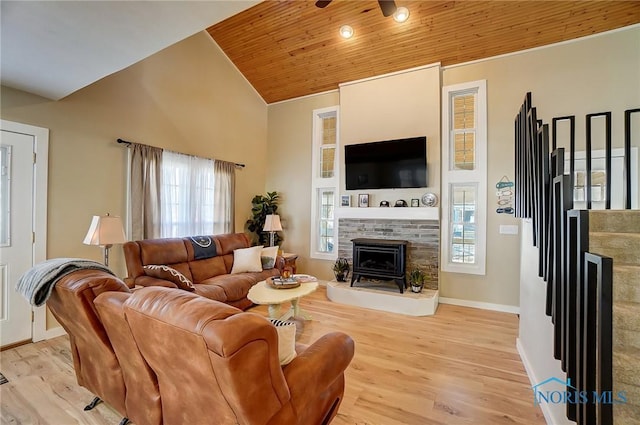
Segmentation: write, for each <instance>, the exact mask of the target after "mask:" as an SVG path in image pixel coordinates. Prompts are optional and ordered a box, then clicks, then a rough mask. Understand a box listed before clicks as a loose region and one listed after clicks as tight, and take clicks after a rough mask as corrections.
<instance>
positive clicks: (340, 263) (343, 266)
mask: <svg viewBox="0 0 640 425" xmlns="http://www.w3.org/2000/svg"><path fill="white" fill-rule="evenodd" d="M350 269H351V267H350V266H349V261H347V259H346V258H338V259H337V260H336V262H335V263H333V274H334V276H335V277H336V280H337V281H338V282H346V281H347V276H349V270H350Z"/></svg>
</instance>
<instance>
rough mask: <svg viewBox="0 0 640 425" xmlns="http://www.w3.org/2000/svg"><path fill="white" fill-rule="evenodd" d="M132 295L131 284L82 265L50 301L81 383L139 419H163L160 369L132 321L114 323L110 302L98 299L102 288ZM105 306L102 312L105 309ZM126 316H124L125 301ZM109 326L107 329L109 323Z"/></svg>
mask: <svg viewBox="0 0 640 425" xmlns="http://www.w3.org/2000/svg"><path fill="white" fill-rule="evenodd" d="M105 293H106V294H109V295H111V296H112V298H114V299H118V300H126V298H128V297H129V296H130V295H131V291H130V290H129V288H127V286H126V285H125V284H124V282H122V280H120V279H118V278H117V277H115V276H112V275H110V274H108V273H105V272H103V271H99V270H78V271H75V272H73V273H70V274H68V275H66V276H64V277H63V278H61V279H60V280H58V282H57V283H56V285H55V287H54V289H53V291H52V293H51V296H50V297H49V299H48V300H47V306H48V307H49V309H50V310H51V313H52V314H53V315H54V317H55V318H56V319H57V320H58V322H59V323H60V324H61V325H62V327H63V328H64V330H65V331H66V332H67V334H68V335H69V341H70V343H71V354H72V357H73V366H74V369H75V372H76V379H77V381H78V384H79V385H81V386H83V387H85V388H86V389H88V390H89V391H90V392H92V393H93V394H94V395H95V396H96V397H98V398H99V399H97V400H96V399H94V400H93V401H92V403H91V404H89V405H88V406H87V407H85V410H91V409H92V408H93V407H95V405H96V404H97V403H98V402H100V401H104V402H106V403H107V404H109V405H110V406H111V407H113V408H114V409H115V410H116V411H118V413H120V414H121V415H122V416H124V419H123V421H122V422H121V424H122V425H124V424H126V423H127V422H128V420H129V419H131V420H133V421H134V422H135V423H136V425H161V424H162V411H161V406H160V393H159V391H158V387H157V386H158V382H157V379H156V376H155V373H154V372H153V371H152V370H151V369H150V368H149V367H148V365H147V364H146V361H145V360H144V359H143V358H142V355H141V354H140V352H139V351H138V349H137V347H136V344H135V342H134V341H133V336H132V335H131V331H130V330H129V329H128V327H124V326H121V325H122V323H120V324H119V325H120V327H119V328H118V327H117V326H115V325H112V321H113V320H114V319H115V320H117V317H115V316H116V315H118V313H117V312H116V313H114V314H113V316H114V317H111V316H112V315H111V314H109V312H107V311H106V308H103V307H102V306H100V305H98V303H97V302H95V303H94V301H95V300H96V298H98V297H99V296H100V295H101V294H105ZM99 311H100V313H99ZM120 316H121V317H123V318H124V314H123V313H122V307H120ZM105 328H106V329H105Z"/></svg>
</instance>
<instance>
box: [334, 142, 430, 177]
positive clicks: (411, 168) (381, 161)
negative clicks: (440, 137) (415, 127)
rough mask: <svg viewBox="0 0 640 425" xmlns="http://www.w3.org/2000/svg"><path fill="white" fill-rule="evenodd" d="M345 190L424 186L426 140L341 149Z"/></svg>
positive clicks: (373, 143)
mask: <svg viewBox="0 0 640 425" xmlns="http://www.w3.org/2000/svg"><path fill="white" fill-rule="evenodd" d="M344 162H345V174H346V186H347V190H357V189H400V188H410V187H427V138H426V137H412V138H408V139H397V140H385V141H381V142H372V143H362V144H358V145H347V146H345V147H344Z"/></svg>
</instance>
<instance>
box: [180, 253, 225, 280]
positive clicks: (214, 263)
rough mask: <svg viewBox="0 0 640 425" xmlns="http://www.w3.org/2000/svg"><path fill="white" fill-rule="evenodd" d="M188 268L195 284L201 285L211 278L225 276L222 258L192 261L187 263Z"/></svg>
mask: <svg viewBox="0 0 640 425" xmlns="http://www.w3.org/2000/svg"><path fill="white" fill-rule="evenodd" d="M189 268H190V269H191V275H192V276H193V281H194V282H195V283H201V282H203V281H204V280H207V279H209V278H210V277H212V276H217V275H221V274H227V267H226V265H225V264H224V260H223V258H222V257H212V258H207V259H205V260H193V261H191V262H189Z"/></svg>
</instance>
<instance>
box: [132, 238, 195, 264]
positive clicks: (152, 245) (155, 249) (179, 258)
mask: <svg viewBox="0 0 640 425" xmlns="http://www.w3.org/2000/svg"><path fill="white" fill-rule="evenodd" d="M138 244H139V245H140V259H141V260H142V265H147V264H175V263H184V262H186V261H188V258H187V249H186V247H185V245H184V242H183V241H182V239H176V238H171V239H147V240H143V241H138Z"/></svg>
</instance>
